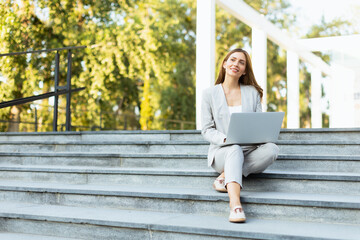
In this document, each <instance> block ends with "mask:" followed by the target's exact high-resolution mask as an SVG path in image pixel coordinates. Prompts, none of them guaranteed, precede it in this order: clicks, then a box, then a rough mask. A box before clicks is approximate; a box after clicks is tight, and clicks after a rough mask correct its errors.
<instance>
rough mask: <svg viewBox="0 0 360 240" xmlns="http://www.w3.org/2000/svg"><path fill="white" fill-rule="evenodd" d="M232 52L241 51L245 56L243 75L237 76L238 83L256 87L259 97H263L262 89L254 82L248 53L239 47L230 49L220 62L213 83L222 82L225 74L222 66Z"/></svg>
mask: <svg viewBox="0 0 360 240" xmlns="http://www.w3.org/2000/svg"><path fill="white" fill-rule="evenodd" d="M234 52H242V53H244V55H245V58H246V66H245V75H241V77H240V78H239V84H243V85H251V86H254V87H255V88H256V90H257V91H258V92H259V94H260V98H261V99H262V97H263V89H262V88H261V87H260V85H259V84H258V83H257V82H256V79H255V76H254V72H253V69H252V64H251V59H250V55H249V54H248V53H247V52H246V51H245V50H244V49H241V48H236V49H234V50H231V51H230V52H229V53H228V54H227V55H226V57H225V58H224V60H223V61H222V63H221V66H220V70H219V75H218V77H217V79H216V82H215V85H217V84H220V83H223V82H224V80H225V74H226V71H225V68H224V67H223V66H224V62H226V61H227V60H228V59H229V57H230V55H231V54H233V53H234Z"/></svg>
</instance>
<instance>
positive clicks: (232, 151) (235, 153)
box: [227, 145, 244, 159]
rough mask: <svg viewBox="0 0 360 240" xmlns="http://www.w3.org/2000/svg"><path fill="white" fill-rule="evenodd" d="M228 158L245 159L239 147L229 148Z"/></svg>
mask: <svg viewBox="0 0 360 240" xmlns="http://www.w3.org/2000/svg"><path fill="white" fill-rule="evenodd" d="M227 158H240V159H243V158H244V154H243V151H242V149H241V147H240V146H239V145H232V146H229V148H228V150H227Z"/></svg>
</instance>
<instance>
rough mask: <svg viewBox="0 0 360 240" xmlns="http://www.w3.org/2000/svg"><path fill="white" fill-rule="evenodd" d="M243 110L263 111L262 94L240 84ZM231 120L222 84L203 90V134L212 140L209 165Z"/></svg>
mask: <svg viewBox="0 0 360 240" xmlns="http://www.w3.org/2000/svg"><path fill="white" fill-rule="evenodd" d="M240 89H241V105H242V112H262V107H261V101H260V94H259V92H258V91H257V90H256V88H255V87H253V86H250V85H242V84H241V85H240ZM229 122H230V112H229V108H228V105H227V102H226V98H225V93H224V90H223V88H222V85H221V84H217V85H215V86H213V87H210V88H207V89H205V90H204V91H203V95H202V103H201V126H202V130H201V134H202V136H203V137H204V139H205V140H206V141H209V142H210V147H209V151H208V166H211V165H212V163H213V160H214V156H215V152H216V150H218V149H219V148H220V144H222V143H223V142H224V138H226V134H227V130H228V126H229Z"/></svg>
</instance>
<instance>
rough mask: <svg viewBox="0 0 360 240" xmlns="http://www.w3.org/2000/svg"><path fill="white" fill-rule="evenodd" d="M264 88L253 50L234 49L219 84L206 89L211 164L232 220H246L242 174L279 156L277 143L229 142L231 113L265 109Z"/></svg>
mask: <svg viewBox="0 0 360 240" xmlns="http://www.w3.org/2000/svg"><path fill="white" fill-rule="evenodd" d="M262 96H263V90H262V89H261V87H260V86H259V85H258V83H257V82H256V80H255V77H254V73H253V70H252V66H251V60H250V56H249V54H248V53H247V52H246V51H244V50H243V49H234V50H232V51H230V52H229V53H228V54H227V55H226V57H225V58H224V60H223V62H222V64H221V69H220V71H219V75H218V78H217V80H216V83H215V86H213V87H210V88H208V89H206V90H204V92H203V98H202V106H201V110H202V114H201V123H202V131H201V133H202V135H203V137H204V138H205V140H207V141H209V142H210V147H209V152H208V166H211V167H212V168H214V169H215V170H216V171H217V172H218V173H220V176H219V177H217V178H216V180H215V181H214V184H213V187H214V188H215V189H216V190H217V191H220V192H227V193H228V195H229V199H230V216H229V221H230V222H245V221H246V217H245V213H244V210H243V208H242V206H241V203H240V190H241V188H242V175H244V176H245V177H246V176H248V175H249V174H251V173H260V172H263V171H264V170H265V169H266V168H267V167H268V166H269V165H270V164H272V163H273V162H274V161H275V159H276V158H277V156H278V153H279V148H278V147H277V146H276V145H275V144H273V143H266V144H262V145H246V146H245V145H241V146H240V145H236V144H234V145H229V146H220V145H221V144H223V143H225V142H226V134H227V128H228V125H229V121H230V115H231V114H232V113H234V112H261V111H262V108H261V99H262Z"/></svg>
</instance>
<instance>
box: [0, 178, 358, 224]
mask: <svg viewBox="0 0 360 240" xmlns="http://www.w3.org/2000/svg"><path fill="white" fill-rule="evenodd" d="M0 189H1V191H0V193H1V195H0V196H1V199H0V201H12V202H27V203H34V204H52V205H65V206H82V207H85V206H86V207H89V208H91V207H94V208H96V207H99V206H101V207H106V208H118V209H127V210H142V211H161V212H173V213H188V214H191V213H193V214H206V215H219V216H226V215H227V214H228V202H229V198H228V196H227V194H225V193H218V192H216V191H214V190H207V189H196V188H178V187H158V186H155V187H154V186H146V185H138V186H134V185H133V186H129V185H128V186H126V185H122V186H121V185H90V184H89V185H74V184H50V183H29V182H2V183H1V185H0ZM241 199H242V200H241V202H242V204H243V207H244V210H245V212H246V214H247V215H248V216H249V217H253V218H264V219H282V220H294V221H308V222H327V223H346V224H360V198H359V196H354V195H339V194H299V193H284V192H251V191H250V192H247V191H242V194H241Z"/></svg>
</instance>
